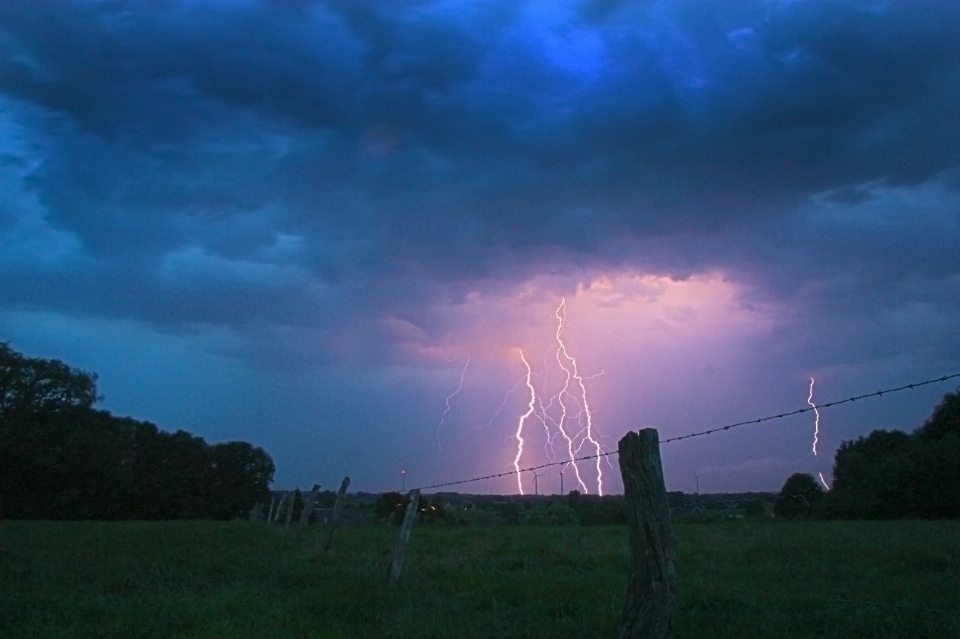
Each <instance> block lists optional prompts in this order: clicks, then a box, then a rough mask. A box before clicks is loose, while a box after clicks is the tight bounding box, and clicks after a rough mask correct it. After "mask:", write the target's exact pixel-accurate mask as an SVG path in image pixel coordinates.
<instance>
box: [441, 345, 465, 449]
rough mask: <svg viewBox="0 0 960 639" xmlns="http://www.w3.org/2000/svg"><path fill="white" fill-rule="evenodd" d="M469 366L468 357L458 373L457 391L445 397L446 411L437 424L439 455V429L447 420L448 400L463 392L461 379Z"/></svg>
mask: <svg viewBox="0 0 960 639" xmlns="http://www.w3.org/2000/svg"><path fill="white" fill-rule="evenodd" d="M469 366H470V358H469V357H468V358H467V363H466V364H464V365H463V370H462V371H460V385H459V386H457V390H455V391H453V392H452V393H450V394H449V395H447V402H446V404H447V407H446V409H444V411H443V415H441V416H440V422H439V423H438V424H437V448H438V449H439V450H440V452H441V453H442V452H443V446H441V445H440V427H441V426H443V422H444V420H445V419H446V418H447V413H449V412H450V400H451V399H453V398H454V397H455V396H456V395H457V393H459V392H460V391H462V390H463V378H464V376H466V374H467V368H469Z"/></svg>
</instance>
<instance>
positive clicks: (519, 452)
mask: <svg viewBox="0 0 960 639" xmlns="http://www.w3.org/2000/svg"><path fill="white" fill-rule="evenodd" d="M520 360H521V361H522V362H523V365H524V366H526V367H527V379H526V381H527V388H528V389H530V403H529V404H528V405H527V412H526V413H524V414H523V416H522V417H520V421H519V422H517V434H516V438H517V456H516V457H515V458H514V460H513V468H514V470H515V471H516V473H517V488H518V489H519V490H520V494H521V495H522V494H523V482H522V481H520V457H521V456H522V455H523V422H525V421H527V418H528V417H530V415H532V414H533V411H534V403H535V402H536V398H537V392H536V391H535V390H534V388H533V383H532V382H531V381H530V378H531V377H532V376H533V371H531V370H530V364H528V363H527V358H526V357H524V356H523V351H520Z"/></svg>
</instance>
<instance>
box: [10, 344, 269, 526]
mask: <svg viewBox="0 0 960 639" xmlns="http://www.w3.org/2000/svg"><path fill="white" fill-rule="evenodd" d="M97 399H98V397H97V386H96V375H95V374H93V373H87V372H84V371H81V370H78V369H74V368H71V367H69V366H67V365H66V364H64V363H63V362H61V361H59V360H46V359H39V358H30V357H26V356H24V355H22V354H20V353H17V352H16V351H14V350H13V349H12V348H10V346H9V345H8V344H5V343H0V503H2V504H3V510H4V516H7V517H13V518H45V519H185V518H191V519H198V518H206V519H224V518H230V517H235V516H238V515H240V516H242V515H243V514H244V513H245V512H246V511H247V510H248V509H249V508H250V506H251V505H252V504H253V503H255V502H256V501H259V500H264V499H265V497H266V495H267V491H268V487H269V484H270V482H271V481H273V473H274V470H275V469H274V465H273V461H272V460H271V459H270V457H269V455H267V454H266V453H265V452H264V451H263V450H262V449H260V448H255V447H253V446H251V445H250V444H247V443H246V442H228V443H226V444H218V445H216V446H210V445H208V444H207V443H206V442H205V441H204V440H203V439H202V438H200V437H197V436H195V435H191V434H190V433H188V432H185V431H177V432H175V433H166V432H163V431H161V430H159V429H158V428H157V427H156V426H154V425H153V424H151V423H149V422H140V421H137V420H135V419H132V418H129V417H116V416H114V415H111V414H110V413H109V412H107V411H104V410H96V409H94V408H93V404H94V403H95V402H96V401H97Z"/></svg>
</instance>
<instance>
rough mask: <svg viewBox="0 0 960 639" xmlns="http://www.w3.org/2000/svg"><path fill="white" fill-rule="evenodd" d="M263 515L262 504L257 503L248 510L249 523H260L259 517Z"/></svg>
mask: <svg viewBox="0 0 960 639" xmlns="http://www.w3.org/2000/svg"><path fill="white" fill-rule="evenodd" d="M262 514H263V504H261V503H260V502H257V503H255V504H254V505H253V507H252V508H251V509H250V515H249V519H250V521H260V516H261V515H262Z"/></svg>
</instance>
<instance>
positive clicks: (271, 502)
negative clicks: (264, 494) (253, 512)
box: [267, 496, 277, 524]
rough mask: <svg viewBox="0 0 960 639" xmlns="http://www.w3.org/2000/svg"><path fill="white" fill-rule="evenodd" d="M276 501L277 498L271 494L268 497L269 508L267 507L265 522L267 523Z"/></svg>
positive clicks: (271, 517) (270, 518)
mask: <svg viewBox="0 0 960 639" xmlns="http://www.w3.org/2000/svg"><path fill="white" fill-rule="evenodd" d="M276 502H277V498H276V497H273V496H271V497H270V508H268V509H267V523H268V524H269V523H270V521H271V520H272V519H273V507H274V506H275V505H276Z"/></svg>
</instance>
